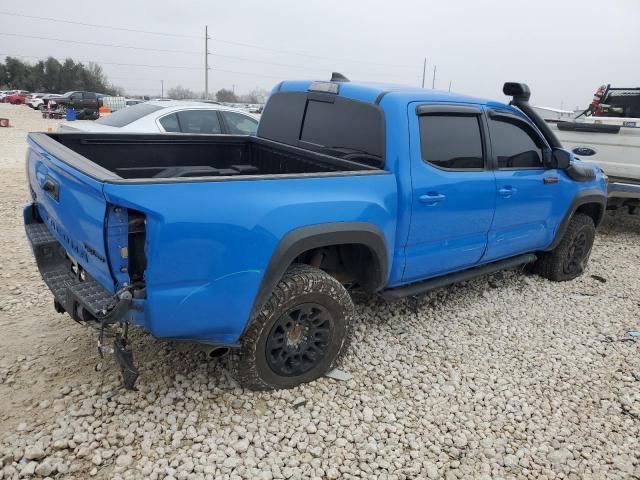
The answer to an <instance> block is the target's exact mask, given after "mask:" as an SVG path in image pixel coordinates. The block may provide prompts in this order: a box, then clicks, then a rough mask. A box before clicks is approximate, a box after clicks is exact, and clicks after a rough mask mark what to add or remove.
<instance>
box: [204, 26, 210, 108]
mask: <svg viewBox="0 0 640 480" xmlns="http://www.w3.org/2000/svg"><path fill="white" fill-rule="evenodd" d="M204 99H205V100H209V26H208V25H205V26H204Z"/></svg>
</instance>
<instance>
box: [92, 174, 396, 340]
mask: <svg viewBox="0 0 640 480" xmlns="http://www.w3.org/2000/svg"><path fill="white" fill-rule="evenodd" d="M104 193H105V196H106V197H107V199H108V201H109V202H110V203H113V204H115V205H120V206H124V207H128V208H134V209H136V210H139V211H142V212H144V213H145V214H146V215H147V228H146V230H147V270H146V285H147V295H148V301H147V302H146V308H145V312H144V313H143V314H142V316H141V318H138V322H139V323H142V324H144V325H146V326H147V328H149V330H150V331H151V332H152V333H153V334H154V335H155V336H157V337H164V338H190V339H199V340H206V341H210V342H212V343H225V344H232V343H234V342H236V341H237V340H238V337H239V336H240V334H241V333H242V331H243V330H244V328H245V325H246V323H247V320H248V319H249V316H250V314H251V309H252V305H253V302H254V299H255V297H256V294H257V292H258V289H259V287H260V283H261V281H262V278H263V274H264V272H265V269H266V267H267V265H268V263H269V260H270V258H271V256H272V254H273V252H274V251H275V249H276V247H277V245H278V242H279V240H280V239H282V238H283V237H284V236H285V235H286V234H287V233H289V232H290V231H292V230H294V229H296V228H300V227H304V226H308V225H316V224H323V223H333V222H346V221H348V222H367V223H370V224H372V225H375V226H376V227H377V228H378V229H380V230H381V231H382V232H383V233H384V236H385V240H386V243H387V254H388V257H389V258H393V256H392V252H393V249H394V243H395V242H394V239H395V228H396V225H395V222H396V214H397V212H396V209H397V205H396V203H397V193H396V182H395V178H394V177H393V175H391V174H389V173H384V172H383V173H380V174H373V175H351V176H344V177H325V178H322V177H317V178H298V179H277V180H255V181H235V182H221V183H217V182H216V183H207V182H194V183H167V184H146V185H126V184H105V186H104Z"/></svg>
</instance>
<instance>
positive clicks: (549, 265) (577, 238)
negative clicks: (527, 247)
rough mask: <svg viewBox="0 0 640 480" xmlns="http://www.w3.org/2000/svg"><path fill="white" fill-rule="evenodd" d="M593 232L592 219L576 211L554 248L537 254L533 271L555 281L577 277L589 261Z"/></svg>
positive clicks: (594, 232)
mask: <svg viewBox="0 0 640 480" xmlns="http://www.w3.org/2000/svg"><path fill="white" fill-rule="evenodd" d="M595 234H596V227H595V224H594V223H593V219H592V218H591V217H589V216H588V215H585V214H583V213H576V214H575V215H574V216H573V218H571V221H570V222H569V226H568V227H567V231H566V232H565V234H564V236H563V237H562V240H561V241H560V243H559V244H558V245H557V246H556V248H554V249H553V250H551V251H550V252H542V253H540V254H539V255H538V260H537V261H536V262H535V264H534V265H533V272H534V273H537V274H538V275H540V276H541V277H544V278H548V279H549V280H553V281H555V282H564V281H567V280H573V279H574V278H576V277H579V276H580V275H582V273H583V272H584V268H585V266H586V265H587V262H588V261H589V256H590V255H591V247H592V246H593V240H594V238H595Z"/></svg>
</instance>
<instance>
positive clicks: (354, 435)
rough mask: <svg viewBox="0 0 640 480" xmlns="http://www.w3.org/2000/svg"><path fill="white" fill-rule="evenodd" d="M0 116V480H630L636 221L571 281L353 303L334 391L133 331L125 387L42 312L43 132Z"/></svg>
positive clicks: (28, 119) (472, 286)
mask: <svg viewBox="0 0 640 480" xmlns="http://www.w3.org/2000/svg"><path fill="white" fill-rule="evenodd" d="M0 117H9V118H11V120H12V122H13V124H14V127H13V128H10V129H2V128H0V182H1V184H0V232H1V234H0V278H1V279H2V280H1V281H0V285H2V288H1V291H0V329H1V332H2V335H1V336H0V480H4V479H19V478H45V477H49V478H65V479H85V478H114V479H133V478H145V479H147V478H148V479H214V478H215V479H218V478H222V479H242V478H251V479H272V478H287V479H288V478H291V479H297V478H317V479H343V478H345V479H347V478H377V479H409V478H430V479H435V478H447V479H454V478H465V479H466V478H541V479H543V478H546V479H553V478H567V479H578V478H593V479H596V478H621V479H622V478H624V479H628V478H640V440H639V438H640V355H639V353H640V340H634V339H633V338H632V337H631V336H629V335H628V332H629V331H637V330H640V317H639V313H640V217H638V216H629V215H626V214H618V215H616V216H615V217H613V216H610V215H609V216H608V217H607V219H606V223H605V225H604V227H603V228H602V229H601V230H600V232H599V235H598V237H597V240H596V245H595V247H594V251H593V256H592V261H591V264H590V267H589V269H588V271H587V273H586V274H585V275H584V276H583V277H581V278H580V279H578V280H577V281H574V282H569V283H563V284H557V283H551V282H549V281H546V280H543V279H541V278H538V277H536V276H529V275H525V274H521V273H518V272H505V273H501V274H497V275H493V276H491V277H488V278H484V279H479V280H476V281H472V282H468V283H467V284H465V285H458V286H454V287H451V288H448V289H445V290H440V291H436V292H433V293H431V294H430V295H428V296H426V297H423V298H421V299H420V300H419V301H417V302H413V301H409V300H408V301H403V302H399V303H396V304H393V305H388V304H385V303H384V302H383V301H382V300H379V299H370V300H366V299H358V300H357V308H358V311H359V318H358V320H357V325H356V329H355V330H356V333H355V339H354V344H353V348H352V350H351V352H350V354H349V355H348V356H347V358H346V360H345V362H344V364H343V365H342V368H343V369H344V370H345V371H347V372H349V373H350V374H351V375H353V378H352V379H351V380H349V381H346V382H341V381H337V380H333V379H328V378H324V379H322V380H320V381H317V382H314V383H313V384H309V385H304V386H302V387H299V388H296V389H293V390H288V391H277V392H271V393H255V392H248V391H243V390H242V389H240V388H239V387H238V386H237V385H236V384H235V383H234V382H233V380H232V379H230V377H229V375H228V373H227V372H226V371H225V370H224V365H223V364H222V363H216V362H213V361H208V360H207V359H206V357H205V355H204V354H203V353H202V352H201V351H199V350H198V349H197V348H195V347H193V346H190V345H183V344H177V343H168V342H159V341H156V340H155V339H153V338H151V337H150V336H148V335H146V334H144V333H142V332H138V331H136V332H135V334H134V336H133V343H134V349H135V350H134V351H135V352H136V354H137V360H138V364H139V366H140V368H141V378H140V380H139V383H138V387H139V391H137V392H126V391H123V390H122V389H121V388H120V382H119V377H118V372H117V369H116V368H115V365H114V361H113V359H112V358H106V359H105V368H103V369H102V371H101V372H99V373H98V372H95V365H96V363H97V362H98V361H99V358H98V356H97V353H96V343H95V336H94V333H93V332H92V331H90V330H88V329H86V328H84V327H82V326H80V325H78V324H75V323H74V322H72V321H71V320H70V319H69V318H68V317H67V316H64V315H58V314H56V313H55V312H54V310H53V305H52V299H51V295H50V294H49V292H48V291H47V290H46V288H45V286H44V284H43V283H42V282H41V281H40V278H39V274H38V272H37V269H36V267H35V264H34V262H33V259H32V256H31V253H30V252H29V248H28V246H27V243H26V240H25V239H24V235H23V230H22V223H21V206H22V204H23V203H24V202H25V201H26V199H27V194H26V191H25V187H24V166H23V161H24V153H25V147H24V136H25V132H26V131H29V130H46V129H47V127H48V126H53V125H55V124H56V123H57V122H52V121H45V120H42V119H41V118H40V117H39V115H38V114H37V113H36V112H33V111H31V110H30V109H28V107H24V106H22V107H16V106H11V105H5V104H0ZM591 275H598V276H601V277H602V278H604V279H605V280H606V282H605V283H603V282H601V281H600V280H598V279H596V278H593V277H592V276H591Z"/></svg>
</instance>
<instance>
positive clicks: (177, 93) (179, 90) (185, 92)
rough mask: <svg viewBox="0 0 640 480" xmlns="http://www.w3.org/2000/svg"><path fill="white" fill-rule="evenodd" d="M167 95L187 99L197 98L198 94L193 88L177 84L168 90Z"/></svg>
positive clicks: (177, 98) (176, 98) (175, 98)
mask: <svg viewBox="0 0 640 480" xmlns="http://www.w3.org/2000/svg"><path fill="white" fill-rule="evenodd" d="M167 97H169V98H173V99H174V100H185V99H187V98H197V97H198V94H196V93H195V92H194V91H193V90H190V89H188V88H186V87H183V86H181V85H177V86H175V87H172V88H170V89H169V90H168V91H167Z"/></svg>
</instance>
